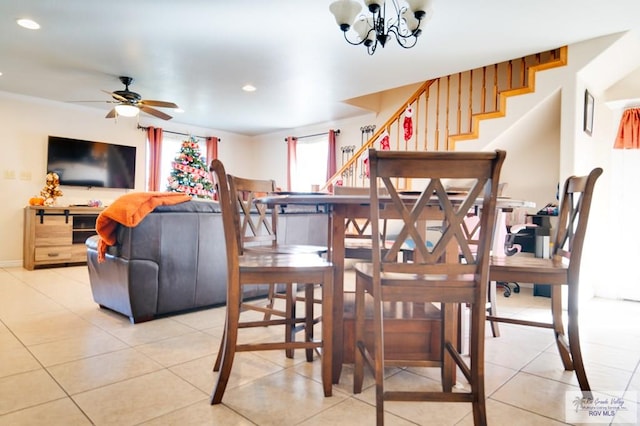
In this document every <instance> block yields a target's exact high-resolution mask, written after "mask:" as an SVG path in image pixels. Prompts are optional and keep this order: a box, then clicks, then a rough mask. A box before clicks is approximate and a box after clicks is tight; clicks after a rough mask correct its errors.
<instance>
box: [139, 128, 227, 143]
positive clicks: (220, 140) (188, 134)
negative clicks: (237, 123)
mask: <svg viewBox="0 0 640 426" xmlns="http://www.w3.org/2000/svg"><path fill="white" fill-rule="evenodd" d="M138 129H139V130H145V131H146V130H148V129H149V127H144V126H141V125H139V124H138ZM162 131H163V132H166V133H171V134H172V135H180V136H191V137H194V138H200V139H207V138H208V137H209V136H198V135H192V134H190V133H181V132H172V131H171V130H164V129H162ZM218 142H222V139H220V138H218Z"/></svg>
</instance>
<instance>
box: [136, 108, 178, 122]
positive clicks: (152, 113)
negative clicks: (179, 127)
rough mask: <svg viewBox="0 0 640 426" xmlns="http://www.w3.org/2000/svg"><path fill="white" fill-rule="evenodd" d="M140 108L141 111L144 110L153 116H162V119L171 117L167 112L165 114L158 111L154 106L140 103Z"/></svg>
mask: <svg viewBox="0 0 640 426" xmlns="http://www.w3.org/2000/svg"><path fill="white" fill-rule="evenodd" d="M140 109H141V110H142V111H144V112H146V113H147V114H151V115H153V116H155V117H158V118H162V119H163V120H171V119H172V118H173V117H171V116H170V115H169V114H165V113H164V112H162V111H159V110H157V109H154V108H150V107H148V106H145V105H140Z"/></svg>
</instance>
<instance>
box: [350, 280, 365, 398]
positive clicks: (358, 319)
mask: <svg viewBox="0 0 640 426" xmlns="http://www.w3.org/2000/svg"><path fill="white" fill-rule="evenodd" d="M355 298H356V300H355V318H354V320H355V327H354V328H355V333H354V342H355V344H354V355H353V359H354V360H353V393H361V392H362V382H363V380H364V356H363V354H362V352H361V349H360V343H361V342H362V345H363V346H364V317H365V312H364V286H363V284H362V283H361V282H360V280H359V279H358V277H357V276H356V293H355Z"/></svg>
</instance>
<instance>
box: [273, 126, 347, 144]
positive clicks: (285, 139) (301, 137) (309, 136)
mask: <svg viewBox="0 0 640 426" xmlns="http://www.w3.org/2000/svg"><path fill="white" fill-rule="evenodd" d="M335 132H336V136H337V135H339V134H340V129H337V130H335ZM328 134H329V132H323V133H315V134H313V135H304V136H294V137H293V138H294V139H304V138H312V137H314V136H322V135H328ZM284 141H285V142H286V141H287V138H284Z"/></svg>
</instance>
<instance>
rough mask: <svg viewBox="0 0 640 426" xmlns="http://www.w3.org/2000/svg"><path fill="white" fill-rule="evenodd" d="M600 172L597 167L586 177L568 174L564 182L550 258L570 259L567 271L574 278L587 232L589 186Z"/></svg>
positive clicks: (589, 208) (590, 196)
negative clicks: (551, 256) (569, 175)
mask: <svg viewBox="0 0 640 426" xmlns="http://www.w3.org/2000/svg"><path fill="white" fill-rule="evenodd" d="M601 174H602V169H601V168H600V167H597V168H595V169H593V170H592V171H591V172H590V173H589V174H588V175H586V176H571V177H569V178H567V179H566V180H565V182H564V189H563V191H562V198H561V200H562V201H561V202H560V210H559V212H558V227H557V229H556V238H555V241H554V246H553V257H554V258H556V259H558V260H561V258H564V259H566V260H570V263H569V274H570V275H572V277H573V278H572V279H575V280H577V279H578V277H579V273H580V260H581V258H582V247H583V245H584V237H585V234H586V232H587V223H588V221H589V211H590V210H591V201H592V199H593V189H594V187H595V184H596V181H597V180H598V178H599V177H600V175H601Z"/></svg>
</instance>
